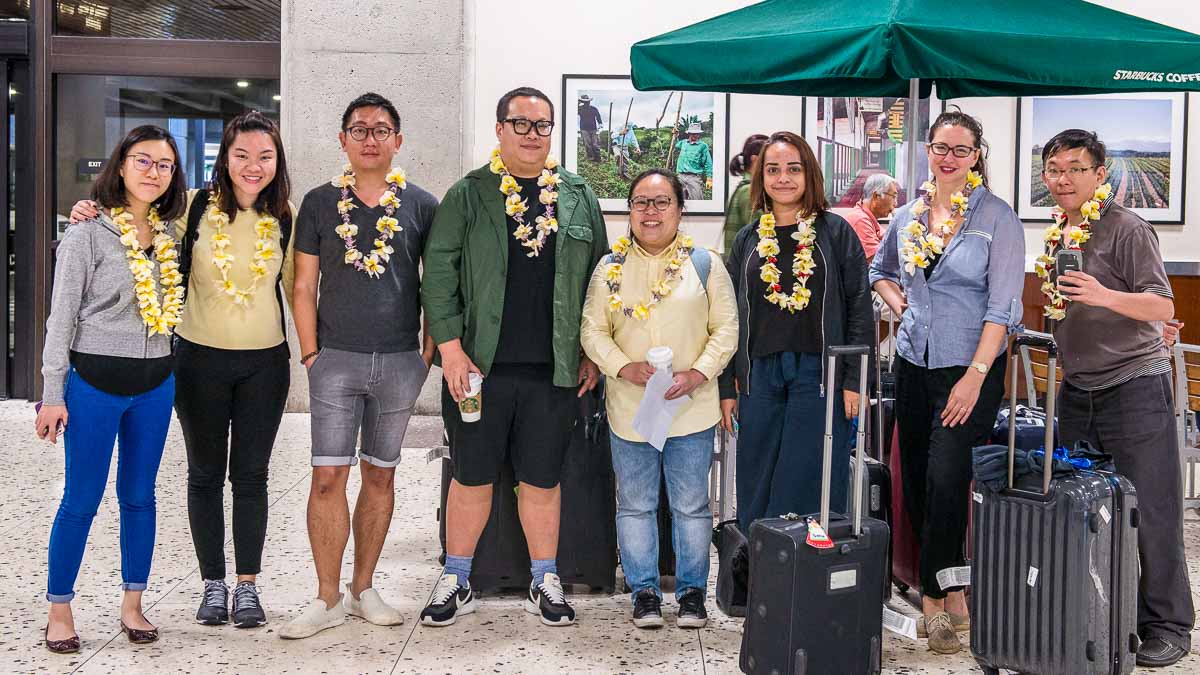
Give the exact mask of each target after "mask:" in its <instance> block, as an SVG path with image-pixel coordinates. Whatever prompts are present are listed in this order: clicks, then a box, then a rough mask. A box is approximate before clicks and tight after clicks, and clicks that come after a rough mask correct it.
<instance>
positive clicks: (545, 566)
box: [529, 558, 558, 586]
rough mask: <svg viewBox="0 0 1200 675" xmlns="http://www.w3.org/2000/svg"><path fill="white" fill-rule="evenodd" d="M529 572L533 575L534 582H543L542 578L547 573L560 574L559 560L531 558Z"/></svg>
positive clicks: (535, 583)
mask: <svg viewBox="0 0 1200 675" xmlns="http://www.w3.org/2000/svg"><path fill="white" fill-rule="evenodd" d="M529 573H530V574H531V575H532V576H533V583H534V585H535V586H536V585H537V584H540V583H542V579H544V578H545V575H547V574H558V560H555V559H554V558H550V559H549V560H530V561H529Z"/></svg>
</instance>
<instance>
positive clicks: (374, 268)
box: [363, 254, 383, 277]
mask: <svg viewBox="0 0 1200 675" xmlns="http://www.w3.org/2000/svg"><path fill="white" fill-rule="evenodd" d="M363 269H364V270H366V272H367V274H369V275H371V276H373V277H377V276H379V275H381V274H383V265H381V264H379V258H377V257H376V256H375V255H374V254H372V255H370V256H369V257H367V259H366V260H363Z"/></svg>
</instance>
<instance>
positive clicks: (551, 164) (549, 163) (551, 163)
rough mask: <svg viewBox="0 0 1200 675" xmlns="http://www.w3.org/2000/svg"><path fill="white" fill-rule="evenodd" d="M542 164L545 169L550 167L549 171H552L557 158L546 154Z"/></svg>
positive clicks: (555, 165) (556, 163) (556, 164)
mask: <svg viewBox="0 0 1200 675" xmlns="http://www.w3.org/2000/svg"><path fill="white" fill-rule="evenodd" d="M542 166H545V167H546V168H547V169H550V170H551V171H553V170H554V169H555V168H556V167H557V166H558V160H557V159H555V158H554V157H551V156H549V155H547V156H546V163H545V164H543V165H542Z"/></svg>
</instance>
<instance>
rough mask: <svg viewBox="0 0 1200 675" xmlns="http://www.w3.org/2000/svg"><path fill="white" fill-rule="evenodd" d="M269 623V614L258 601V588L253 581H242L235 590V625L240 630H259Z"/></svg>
mask: <svg viewBox="0 0 1200 675" xmlns="http://www.w3.org/2000/svg"><path fill="white" fill-rule="evenodd" d="M266 623H267V613H266V612H264V611H263V608H262V603H261V602H260V601H259V599H258V587H257V586H255V585H254V582H253V581H241V582H238V585H237V586H235V587H234V589H233V625H234V626H237V627H238V628H258V627H259V626H262V625H264V624H266Z"/></svg>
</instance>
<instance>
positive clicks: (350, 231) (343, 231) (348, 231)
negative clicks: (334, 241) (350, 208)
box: [333, 223, 358, 239]
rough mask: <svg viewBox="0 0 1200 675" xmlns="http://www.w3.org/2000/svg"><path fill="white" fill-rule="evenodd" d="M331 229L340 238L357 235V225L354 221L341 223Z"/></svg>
mask: <svg viewBox="0 0 1200 675" xmlns="http://www.w3.org/2000/svg"><path fill="white" fill-rule="evenodd" d="M333 231H334V232H336V233H337V236H339V237H341V238H342V239H350V238H351V237H356V236H358V226H357V225H355V224H354V223H343V224H341V225H338V226H337V227H335V228H333Z"/></svg>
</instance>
